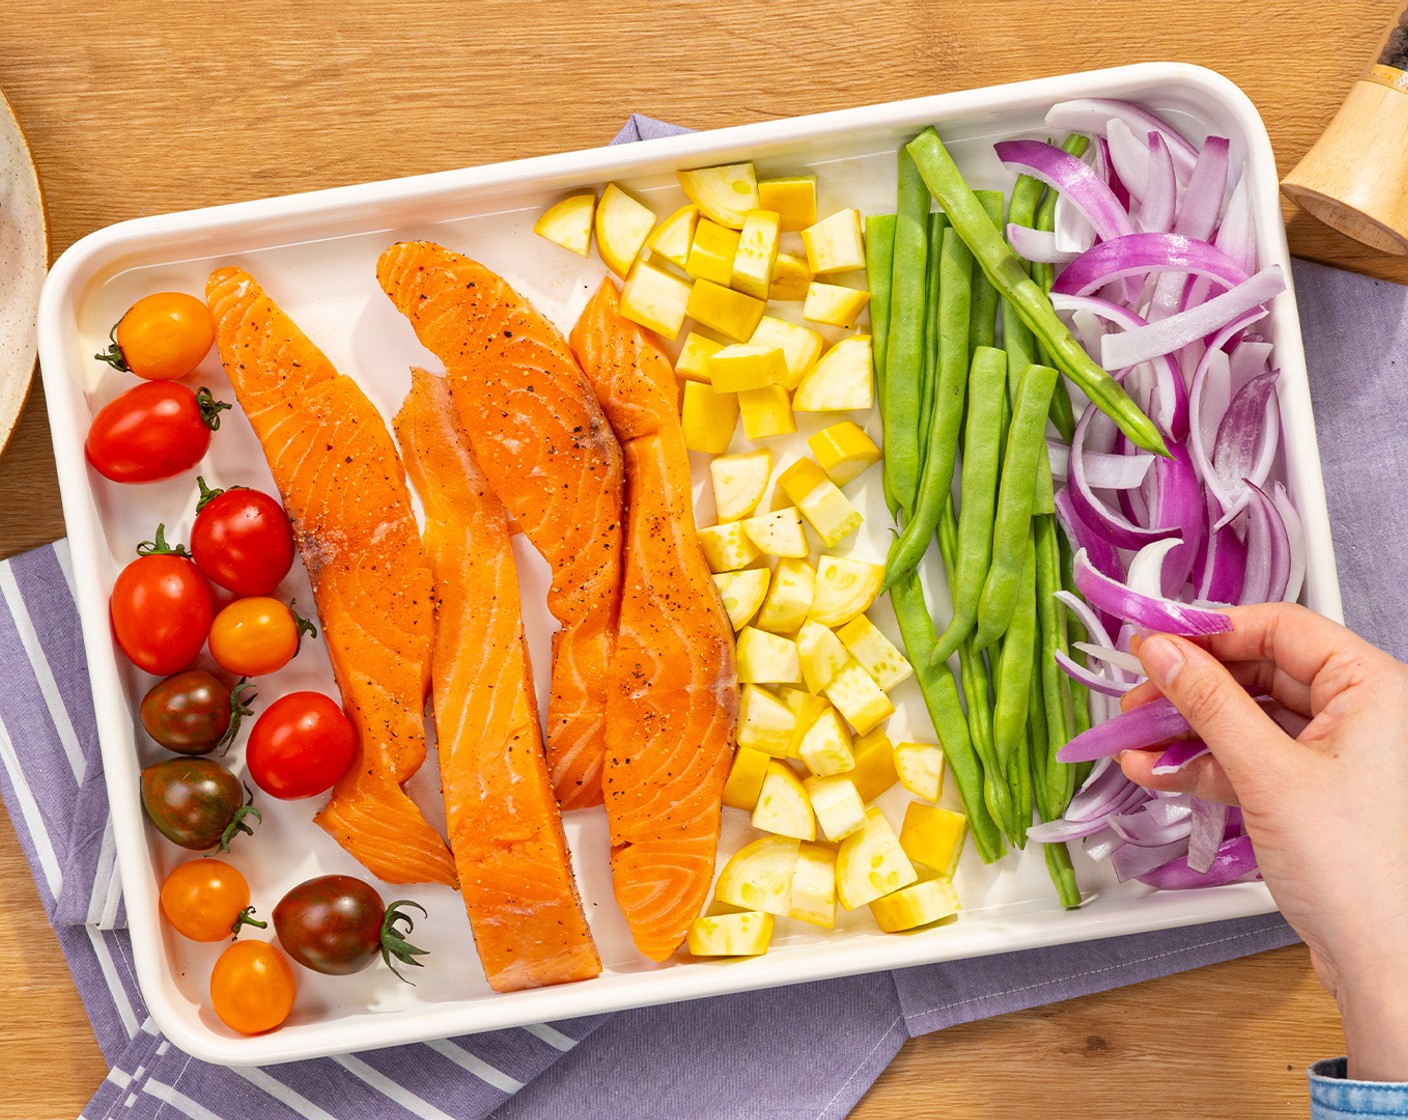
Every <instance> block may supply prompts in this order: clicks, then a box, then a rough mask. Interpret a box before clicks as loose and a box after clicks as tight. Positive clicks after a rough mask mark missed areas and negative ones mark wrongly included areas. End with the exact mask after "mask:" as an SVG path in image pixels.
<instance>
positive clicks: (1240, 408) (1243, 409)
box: [1212, 370, 1281, 529]
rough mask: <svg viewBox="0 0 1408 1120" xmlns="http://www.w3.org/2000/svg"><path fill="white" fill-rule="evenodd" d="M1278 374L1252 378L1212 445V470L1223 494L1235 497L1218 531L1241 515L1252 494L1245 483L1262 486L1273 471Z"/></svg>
mask: <svg viewBox="0 0 1408 1120" xmlns="http://www.w3.org/2000/svg"><path fill="white" fill-rule="evenodd" d="M1279 374H1280V371H1279V370H1271V371H1270V372H1269V373H1263V374H1261V375H1260V376H1258V377H1253V378H1252V379H1251V380H1250V381H1248V382H1247V383H1246V384H1245V385H1243V386H1242V388H1241V389H1239V390H1238V391H1237V395H1236V396H1234V397H1233V398H1232V403H1231V404H1229V405H1228V406H1227V412H1226V413H1225V414H1224V415H1223V417H1222V423H1221V424H1219V425H1218V428H1217V442H1216V443H1214V444H1213V451H1212V469H1213V474H1214V475H1215V476H1216V478H1217V480H1218V483H1219V485H1220V487H1221V488H1222V490H1223V491H1224V492H1226V493H1230V494H1232V495H1234V497H1233V500H1232V502H1231V504H1228V505H1224V508H1223V511H1222V517H1221V518H1220V519H1219V520H1218V522H1217V526H1216V527H1217V528H1219V529H1220V528H1222V527H1223V526H1224V525H1226V524H1228V523H1229V522H1230V521H1231V520H1232V519H1233V518H1234V517H1236V516H1237V514H1239V513H1241V512H1242V509H1243V507H1244V506H1245V505H1246V503H1247V498H1248V496H1249V494H1250V491H1249V490H1247V489H1246V486H1245V485H1244V482H1243V480H1245V479H1250V480H1251V482H1252V484H1253V485H1257V486H1260V485H1262V484H1263V483H1264V482H1265V481H1266V476H1267V475H1268V474H1269V473H1270V471H1271V464H1272V462H1273V461H1274V459H1275V457H1276V445H1277V442H1278V436H1279V434H1280V430H1281V425H1280V423H1279V414H1278V411H1277V403H1276V378H1277V377H1278V376H1279Z"/></svg>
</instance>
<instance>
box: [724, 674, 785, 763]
mask: <svg viewBox="0 0 1408 1120" xmlns="http://www.w3.org/2000/svg"><path fill="white" fill-rule="evenodd" d="M796 726H797V717H796V716H795V715H794V714H793V712H792V709H791V708H789V707H788V706H787V705H786V704H784V703H783V702H782V701H781V700H779V699H778V698H777V697H776V696H774V695H773V694H772V693H771V692H769V691H768V690H767V689H765V688H759V687H758V686H757V685H755V684H745V685H744V686H743V687H742V688H741V689H739V692H738V745H739V746H740V747H748V748H750V749H752V750H755V751H762V753H763V754H766V755H770V756H771V757H773V758H786V757H787V747H788V744H790V743H791V742H792V732H793V730H794V729H795V728H796Z"/></svg>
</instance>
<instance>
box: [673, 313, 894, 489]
mask: <svg viewBox="0 0 1408 1120" xmlns="http://www.w3.org/2000/svg"><path fill="white" fill-rule="evenodd" d="M690 337H693V336H692V335H691V336H690ZM686 345H688V340H686ZM678 369H679V367H678V366H677V367H676V372H678ZM807 446H808V447H810V448H811V449H812V454H813V455H815V456H816V461H817V463H818V464H819V465H820V466H821V469H822V470H824V471H825V472H826V474H827V476H828V477H829V478H830V479H831V481H832V482H834V483H835V484H836V485H837V486H845V485H846V484H847V483H848V482H854V481H855V480H856V479H857V478H859V477H860V476H861V474H863V473H864V472H865V471H866V470H868V469H869V468H870V467H873V466H874V465H875V464H876V463H878V462H879V461H880V448H879V447H877V446H876V444H875V441H874V440H873V439H871V438H870V437H869V436H868V435H866V434H865V431H864V429H862V428H861V426H860V425H859V424H857V423H856V422H855V421H854V420H842V421H841V422H840V423H839V424H832V425H831V426H830V427H829V428H822V429H821V431H819V432H816V433H815V434H813V435H810V436H808V437H807Z"/></svg>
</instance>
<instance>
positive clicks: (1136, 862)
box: [1110, 836, 1188, 883]
mask: <svg viewBox="0 0 1408 1120" xmlns="http://www.w3.org/2000/svg"><path fill="white" fill-rule="evenodd" d="M1187 851H1188V838H1187V837H1186V836H1185V837H1183V838H1182V839H1181V840H1174V841H1173V842H1172V843H1169V844H1161V845H1160V846H1158V847H1156V848H1145V847H1141V846H1140V845H1138V844H1125V845H1124V846H1123V847H1122V848H1119V849H1118V850H1117V851H1115V853H1114V854H1113V855H1111V857H1110V863H1111V865H1112V866H1113V867H1114V869H1115V876H1116V877H1117V878H1118V879H1119V881H1120V882H1121V883H1127V882H1129V881H1130V880H1131V879H1142V878H1143V876H1145V875H1149V874H1151V873H1153V872H1155V871H1157V870H1159V869H1160V868H1162V867H1166V866H1167V865H1168V864H1170V863H1172V862H1175V861H1176V862H1180V863H1181V862H1183V858H1184V855H1185V853H1186V852H1187Z"/></svg>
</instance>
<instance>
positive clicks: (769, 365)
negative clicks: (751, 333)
mask: <svg viewBox="0 0 1408 1120" xmlns="http://www.w3.org/2000/svg"><path fill="white" fill-rule="evenodd" d="M786 380H787V355H786V354H784V353H783V352H782V348H781V347H780V346H755V345H753V344H752V343H744V342H735V343H733V344H732V345H729V346H725V347H723V348H722V349H720V350H717V351H715V352H714V353H713V354H712V355H710V357H709V382H710V384H712V385H713V386H714V391H715V392H716V393H737V392H740V391H741V390H743V389H762V388H764V387H766V386H768V385H778V384H781V383H782V382H783V381H786Z"/></svg>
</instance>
